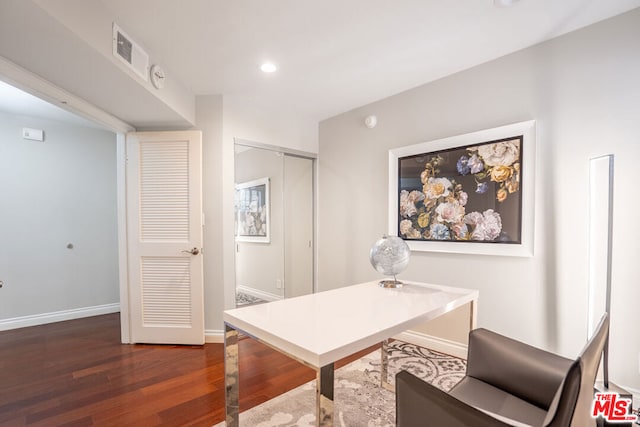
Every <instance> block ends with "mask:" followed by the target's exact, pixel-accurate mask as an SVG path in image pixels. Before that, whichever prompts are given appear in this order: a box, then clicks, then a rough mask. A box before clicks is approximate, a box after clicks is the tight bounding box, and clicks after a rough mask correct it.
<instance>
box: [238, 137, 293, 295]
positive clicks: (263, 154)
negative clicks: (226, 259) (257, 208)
mask: <svg viewBox="0 0 640 427" xmlns="http://www.w3.org/2000/svg"><path fill="white" fill-rule="evenodd" d="M235 174H236V183H237V184H241V183H244V182H249V181H254V180H256V179H260V178H269V186H270V191H269V198H270V203H269V205H270V208H269V236H270V239H269V240H270V241H269V243H255V242H236V285H237V286H245V287H247V288H251V289H254V290H257V291H261V292H265V293H267V294H268V296H269V297H271V298H273V299H282V297H283V295H284V288H283V284H284V264H285V261H284V229H283V227H284V220H283V189H282V186H283V182H284V156H283V155H282V153H279V152H276V151H272V150H264V149H261V148H250V149H248V150H246V151H242V152H238V153H236V160H235ZM277 281H280V287H277V286H276V283H277Z"/></svg>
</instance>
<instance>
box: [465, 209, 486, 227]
mask: <svg viewBox="0 0 640 427" xmlns="http://www.w3.org/2000/svg"><path fill="white" fill-rule="evenodd" d="M481 221H482V214H481V213H480V212H477V211H474V212H469V213H468V214H466V215H465V216H464V222H465V224H469V225H476V224H477V223H479V222H481Z"/></svg>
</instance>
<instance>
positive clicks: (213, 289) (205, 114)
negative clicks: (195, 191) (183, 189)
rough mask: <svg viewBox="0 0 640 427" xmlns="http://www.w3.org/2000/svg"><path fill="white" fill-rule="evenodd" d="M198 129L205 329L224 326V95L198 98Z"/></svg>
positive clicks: (209, 329)
mask: <svg viewBox="0 0 640 427" xmlns="http://www.w3.org/2000/svg"><path fill="white" fill-rule="evenodd" d="M196 129H198V130H201V131H202V206H203V210H204V215H205V222H204V230H203V237H204V248H203V251H202V257H203V264H204V266H203V270H204V316H205V319H204V326H205V333H211V334H216V333H220V331H221V328H222V321H221V318H222V310H223V307H224V305H223V295H222V278H223V265H222V258H223V253H222V245H221V243H220V242H221V240H222V225H221V224H222V210H221V209H220V200H221V198H222V96H220V95H207V96H198V97H197V98H196Z"/></svg>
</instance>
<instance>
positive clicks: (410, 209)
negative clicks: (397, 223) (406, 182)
mask: <svg viewBox="0 0 640 427" xmlns="http://www.w3.org/2000/svg"><path fill="white" fill-rule="evenodd" d="M421 200H424V194H422V193H421V192H420V191H417V190H413V191H412V192H411V193H409V192H408V191H407V190H402V191H401V192H400V216H403V217H405V218H409V217H412V216H414V215H415V214H416V213H417V212H418V209H417V208H416V203H417V202H419V201H421Z"/></svg>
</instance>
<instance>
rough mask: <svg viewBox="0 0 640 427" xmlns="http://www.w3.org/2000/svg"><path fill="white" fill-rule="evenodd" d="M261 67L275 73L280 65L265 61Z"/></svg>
mask: <svg viewBox="0 0 640 427" xmlns="http://www.w3.org/2000/svg"><path fill="white" fill-rule="evenodd" d="M260 69H261V70H262V71H263V72H265V73H273V72H274V71H276V70H277V69H278V67H276V65H275V64H273V63H271V62H265V63H264V64H262V65H261V66H260Z"/></svg>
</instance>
